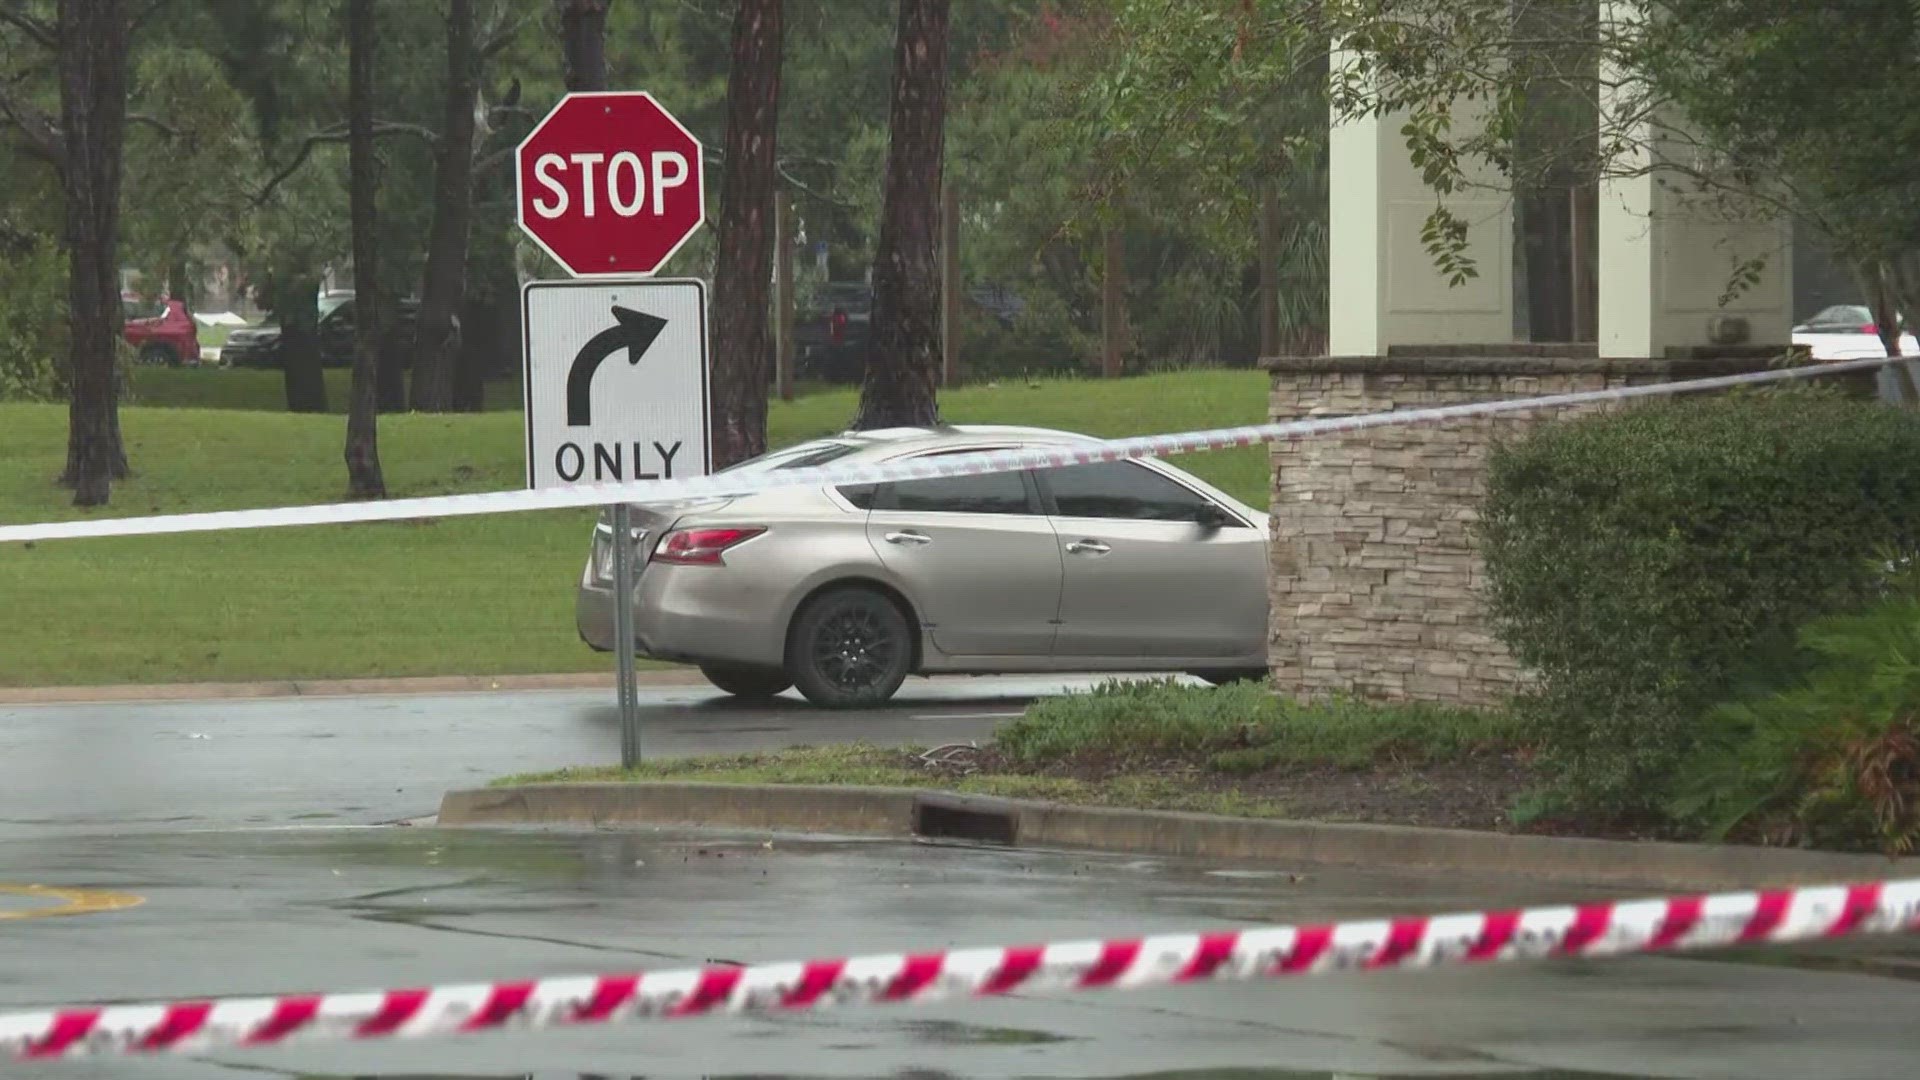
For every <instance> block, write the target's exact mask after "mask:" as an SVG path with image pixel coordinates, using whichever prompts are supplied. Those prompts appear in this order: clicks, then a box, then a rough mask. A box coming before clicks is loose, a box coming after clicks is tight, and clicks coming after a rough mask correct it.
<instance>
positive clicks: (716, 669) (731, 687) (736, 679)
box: [700, 664, 793, 700]
mask: <svg viewBox="0 0 1920 1080" xmlns="http://www.w3.org/2000/svg"><path fill="white" fill-rule="evenodd" d="M700 674H702V675H704V676H706V679H707V681H708V682H710V683H712V684H713V685H714V686H716V687H718V688H719V689H720V690H722V691H725V692H726V693H729V694H732V695H733V696H734V697H737V698H750V699H753V700H760V699H763V698H770V697H776V696H778V695H779V694H780V693H782V692H783V691H785V690H786V689H787V687H789V686H792V685H793V680H792V679H789V678H787V673H786V672H784V671H781V670H780V669H779V668H762V667H748V666H747V665H745V664H701V665H700Z"/></svg>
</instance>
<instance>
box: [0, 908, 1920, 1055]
mask: <svg viewBox="0 0 1920 1080" xmlns="http://www.w3.org/2000/svg"><path fill="white" fill-rule="evenodd" d="M1913 930H1920V879H1916V880H1909V881H1888V882H1870V883H1866V884H1858V885H1843V886H1828V887H1820V888H1804V889H1783V890H1776V891H1768V892H1742V893H1720V894H1716V895H1711V896H1683V897H1668V898H1666V899H1659V900H1641V901H1632V902H1605V903H1597V904H1587V905H1583V906H1578V907H1541V908H1528V909H1523V910H1511V911H1487V912H1472V913H1467V914H1459V915H1443V916H1437V917H1424V916H1422V917H1414V918H1405V919H1393V920H1375V921H1366V922H1347V923H1335V924H1329V925H1323V926H1277V927H1272V928H1263V929H1251V930H1226V931H1216V932H1212V933H1201V934H1169V935H1163V936H1158V937H1148V938H1125V939H1117V940H1109V941H1079V942H1068V943H1059V944H1051V945H1030V946H1021V947H1015V948H1000V949H968V950H961V951H955V952H932V953H916V954H906V955H893V956H866V957H857V958H854V959H840V960H813V961H807V962H804V963H785V964H764V965H756V966H752V967H709V968H705V969H698V970H686V971H671V972H663V973H659V974H624V975H597V976H583V977H578V978H553V979H530V980H523V981H517V982H503V983H477V984H473V985H467V986H442V987H433V988H422V989H410V990H385V991H375V992H371V993H354V994H295V995H289V996H285V997H267V998H230V999H225V1000H205V1001H176V1002H168V1003H163V1004H153V1005H117V1006H112V1007H107V1008H75V1009H59V1010H53V1011H47V1012H30V1013H15V1014H8V1015H0V1057H15V1058H25V1059H46V1058H60V1057H70V1056H77V1055H81V1054H101V1053H159V1052H194V1051H206V1050H210V1049H214V1048H221V1047H259V1046H275V1045H281V1044H285V1043H290V1042H295V1041H311V1040H328V1039H331V1040H342V1039H385V1038H416V1037H422V1036H429V1035H454V1034H462V1033H470V1032H478V1031H489V1030H498V1029H532V1028H546V1027H555V1026H564V1025H574V1024H598V1023H609V1022H615V1021H624V1020H638V1019H672V1018H679V1017H689V1016H699V1015H703V1014H709V1013H749V1012H783V1011H787V1012H790V1011H798V1010H805V1009H818V1008H826V1007H829V1006H844V1005H879V1004H886V1003H891V1002H916V1003H924V1002H931V1001H937V1000H941V999H946V998H955V997H986V996H993V995H1003V994H1012V993H1014V992H1016V991H1017V992H1020V993H1023V994H1027V993H1034V994H1038V993H1066V992H1072V991H1080V990H1098V989H1106V988H1115V989H1138V988H1141V987H1149V986H1167V985H1174V984H1179V983H1191V982H1201V981H1208V980H1213V981H1224V980H1251V979H1260V978H1270V977H1279V976H1288V975H1323V974H1329V973H1332V972H1344V971H1374V970H1381V969H1386V968H1402V969H1405V968H1430V967H1440V966H1444V965H1451V964H1475V963H1490V962H1500V961H1512V960H1537V959H1547V958H1553V957H1580V958H1596V957H1605V956H1617V955H1622V954H1627V953H1657V952H1672V951H1682V950H1691V949H1707V948H1717V947H1724V946H1729V945H1757V944H1782V943H1785V942H1793V941H1809V940H1816V939H1821V938H1836V937H1845V936H1849V935H1856V934H1888V933H1901V932H1907V931H1913Z"/></svg>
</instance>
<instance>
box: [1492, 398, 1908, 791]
mask: <svg viewBox="0 0 1920 1080" xmlns="http://www.w3.org/2000/svg"><path fill="white" fill-rule="evenodd" d="M1480 538H1481V543H1482V550H1483V553H1484V555H1485V558H1486V565H1487V574H1488V603H1489V607H1490V612H1491V615H1492V618H1493V621H1494V625H1495V628H1496V633H1497V634H1498V635H1499V636H1500V637H1501V639H1502V640H1503V641H1504V642H1505V644H1506V646H1507V647H1508V649H1509V650H1510V651H1511V652H1512V653H1513V655H1514V656H1515V658H1516V659H1518V660H1519V661H1520V662H1521V663H1522V664H1524V665H1526V666H1527V667H1528V668H1530V669H1531V670H1532V671H1533V672H1534V673H1535V674H1536V675H1537V677H1538V682H1537V684H1536V686H1535V688H1534V689H1532V690H1531V691H1530V692H1529V693H1528V694H1527V695H1526V696H1525V698H1524V699H1523V700H1522V701H1521V702H1520V705H1521V707H1522V711H1523V713H1524V714H1525V715H1526V716H1527V717H1529V718H1530V720H1531V721H1532V722H1533V723H1534V724H1535V725H1536V727H1537V729H1538V736H1539V739H1540V743H1541V745H1542V748H1543V752H1544V754H1545V755H1546V759H1547V762H1548V764H1549V766H1550V767H1551V768H1552V770H1553V772H1554V774H1555V775H1556V776H1557V777H1558V785H1557V789H1556V792H1555V794H1556V795H1557V796H1558V797H1561V798H1563V799H1564V800H1565V801H1566V802H1568V803H1570V804H1571V805H1572V806H1573V807H1574V808H1577V809H1579V810H1581V811H1582V812H1584V813H1592V812H1595V811H1601V812H1605V813H1607V814H1610V815H1613V816H1616V817H1619V818H1622V819H1627V820H1632V819H1645V820H1649V821H1661V820H1662V819H1661V818H1660V808H1661V806H1662V805H1663V804H1664V803H1665V801H1666V798H1667V795H1668V793H1669V792H1670V791H1671V788H1672V785H1673V782H1674V780H1675V779H1676V775H1675V774H1676V771H1677V770H1678V769H1679V766H1680V762H1681V760H1682V759H1683V757H1684V756H1685V755H1686V754H1687V753H1688V752H1689V751H1691V750H1692V749H1694V748H1695V747H1696V746H1697V745H1698V744H1699V743H1700V741H1701V738H1702V734H1703V731H1704V725H1706V724H1709V723H1711V722H1712V721H1711V720H1710V719H1708V714H1709V712H1710V710H1711V708H1712V706H1713V705H1714V704H1716V703H1718V702H1721V701H1724V700H1726V699H1727V698H1729V697H1731V696H1735V695H1736V694H1737V693H1739V692H1741V691H1742V690H1743V689H1751V687H1752V686H1754V685H1766V684H1768V683H1769V682H1777V681H1778V680H1781V679H1785V678H1788V677H1791V675H1792V674H1793V673H1794V672H1796V671H1797V670H1798V669H1797V668H1795V666H1794V665H1795V661H1796V658H1798V657H1799V656H1800V653H1799V652H1798V650H1797V649H1796V648H1795V634H1796V632H1797V631H1798V630H1799V628H1800V627H1802V626H1804V625H1805V624H1806V623H1808V622H1809V621H1811V620H1813V619H1816V618H1819V617H1821V616H1824V615H1828V614H1831V613H1836V612H1843V611H1847V610H1852V609H1856V608H1858V607H1860V606H1862V605H1864V604H1865V603H1867V602H1868V601H1869V600H1870V598H1871V597H1872V596H1874V594H1875V592H1876V590H1877V589H1878V588H1880V587H1881V586H1882V585H1883V584H1884V579H1885V576H1886V575H1885V569H1886V566H1887V562H1888V560H1889V559H1893V558H1904V557H1906V556H1908V555H1910V554H1912V553H1914V552H1915V549H1916V547H1917V546H1920V416H1916V415H1914V414H1912V413H1908V412H1903V411H1900V410H1896V409H1892V408H1888V407H1886V406H1883V405H1879V404H1875V403H1872V402H1866V401H1859V400H1852V399H1849V398H1847V397H1845V396H1843V395H1842V394H1840V393H1839V392H1837V391H1833V390H1827V389H1819V388H1812V387H1799V388H1791V389H1781V390H1767V391H1759V392H1747V393H1739V394H1732V395H1725V396H1716V397H1695V398H1680V399H1669V400H1665V401H1661V402H1658V403H1653V404H1647V405H1641V406H1635V407H1631V408H1627V409H1623V410H1620V411H1615V412H1608V413H1598V414H1590V415H1587V416H1584V417H1579V418H1574V419H1570V420H1566V421H1562V422H1559V423H1554V424H1547V425H1542V426H1541V427H1539V428H1536V429H1534V430H1533V431H1532V432H1531V433H1530V434H1529V435H1528V436H1526V437H1524V438H1523V439H1521V440H1518V441H1515V442H1512V443H1508V444H1504V445H1502V446H1499V447H1497V448H1496V449H1495V450H1494V452H1493V454H1492V455H1491V458H1490V462H1489V474H1488V495H1487V499H1486V503H1485V506H1484V508H1483V512H1482V519H1481V524H1480ZM1667 824H1672V823H1671V822H1667Z"/></svg>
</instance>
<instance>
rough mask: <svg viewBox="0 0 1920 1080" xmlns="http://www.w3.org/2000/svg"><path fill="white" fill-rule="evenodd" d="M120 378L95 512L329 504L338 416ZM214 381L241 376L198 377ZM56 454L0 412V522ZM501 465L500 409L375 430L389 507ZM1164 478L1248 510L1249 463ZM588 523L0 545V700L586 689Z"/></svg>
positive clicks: (846, 404) (1064, 393)
mask: <svg viewBox="0 0 1920 1080" xmlns="http://www.w3.org/2000/svg"><path fill="white" fill-rule="evenodd" d="M190 377H191V378H198V379H203V380H204V382H193V381H190ZM137 378H138V379H139V382H138V383H137V386H138V388H139V392H140V393H141V395H142V398H141V399H142V400H143V401H145V402H147V403H148V404H146V405H142V406H137V407H129V408H127V409H125V410H124V411H123V413H122V427H123V430H124V432H125V435H126V438H127V452H128V456H129V459H130V461H131V462H132V465H133V468H134V470H135V473H136V475H135V477H134V478H133V479H132V480H130V481H128V482H126V483H123V484H120V485H117V486H116V487H115V489H114V497H113V505H112V506H111V507H110V508H109V510H108V511H107V513H109V514H112V515H115V516H123V515H143V514H161V513H178V512H185V511H200V510H224V509H238V508H244V507H255V506H276V505H289V504H300V503H316V502H331V501H335V500H337V499H339V498H340V497H341V496H342V494H343V493H344V491H345V486H346V473H345V467H344V465H343V464H342V460H341V443H342V439H343V438H344V430H343V425H342V423H341V421H340V420H339V418H337V417H331V416H295V415H290V414H287V413H284V412H268V411H259V409H271V408H278V407H279V404H280V403H279V401H278V400H277V399H276V398H275V397H274V396H273V394H272V393H271V392H267V391H272V390H277V380H278V378H279V376H278V375H277V374H276V373H258V372H236V371H214V370H209V371H178V372H174V371H168V372H151V371H148V372H141V373H140V375H139V376H138V377H137ZM226 379H238V380H241V381H236V382H227V383H223V382H220V381H219V380H226ZM262 386H265V387H266V391H263V390H262V389H261V388H262ZM181 387H197V388H200V389H201V390H203V391H206V392H207V393H208V394H209V395H211V396H214V397H215V398H216V400H217V401H218V402H219V403H220V404H219V405H218V406H216V407H211V408H208V407H201V408H168V407H158V406H159V405H160V404H161V402H163V401H167V400H172V401H176V402H178V401H181V400H183V395H185V394H186V391H185V390H182V389H180V388H181ZM235 387H242V388H245V387H251V389H250V390H249V391H248V392H249V393H250V394H251V395H252V398H251V399H252V400H254V401H256V402H264V404H262V405H260V406H259V408H257V409H249V408H247V407H245V406H243V405H238V404H234V401H235V400H236V399H238V398H239V397H240V395H239V394H235V393H230V391H231V390H232V389H233V388H235ZM163 388H164V392H163ZM207 388H217V390H218V393H217V394H213V392H212V391H209V390H207ZM169 395H171V396H169ZM339 400H341V401H344V400H345V395H344V388H343V392H342V393H341V394H340V396H339ZM1265 403H1266V382H1265V379H1264V377H1263V376H1262V375H1261V374H1260V373H1258V372H1247V371H1236V372H1221V371H1207V372H1191V373H1184V374H1178V375H1157V376H1149V377H1143V378H1139V379H1129V380H1123V381H1117V382H1099V381H1085V382H1051V383H1043V384H1040V385H1038V386H1035V387H1028V386H1026V385H1024V384H1017V385H1012V386H1007V387H1002V388H991V387H985V386H981V387H968V388H963V389H959V390H955V391H953V392H951V393H949V394H946V395H944V396H943V397H942V410H943V413H944V415H945V416H946V418H947V419H948V420H951V421H954V422H995V423H1017V424H1038V425H1044V426H1050V427H1060V428H1068V429H1073V430H1080V431H1086V432H1090V433H1093V434H1099V435H1107V436H1120V435H1135V434H1143V433H1149V432H1156V431H1174V430H1181V429H1187V428H1198V427H1216V426H1224V425H1231V424H1244V423H1252V422H1256V421H1258V420H1259V419H1260V418H1261V417H1262V416H1263V415H1264V412H1265ZM202 404H206V402H204V401H202ZM853 408H854V393H853V391H851V390H835V391H823V392H817V393H812V394H809V395H806V396H804V397H802V398H801V399H800V400H798V401H796V402H793V403H791V404H786V403H780V402H776V403H774V405H773V408H772V412H771V416H770V420H769V427H770V432H771V438H772V440H773V441H774V442H775V443H776V444H784V443H789V442H793V441H796V440H799V439H804V438H810V437H814V436H818V435H823V434H827V433H830V432H833V431H836V430H839V429H841V428H843V427H844V426H845V424H846V422H847V420H848V419H849V418H850V417H851V416H852V415H853ZM65 440H66V409H65V407H64V406H58V405H25V404H0V521H5V522H23V521H41V520H54V519H62V520H64V519H69V518H72V517H75V516H80V515H81V514H82V513H83V512H81V511H76V510H74V509H73V508H72V507H70V506H69V505H68V504H67V503H68V495H67V494H66V493H65V492H64V491H61V490H60V489H58V488H56V487H55V486H54V485H53V483H52V479H53V477H54V476H55V475H57V474H58V472H59V471H60V467H61V463H62V461H63V458H64V447H65ZM522 453H523V451H522V443H521V424H520V417H519V415H518V414H517V413H514V412H505V411H501V412H489V413H483V414H479V415H459V416H424V415H401V416H388V417H383V418H382V419H381V421H380V456H381V461H382V464H383V465H384V467H385V472H386V478H387V487H388V491H389V493H390V494H391V495H393V496H395V497H404V496H417V495H437V494H448V493H454V492H465V491H486V490H499V489H511V488H517V487H518V486H519V485H520V482H521V469H522ZM1182 464H1183V465H1185V466H1186V467H1189V468H1191V469H1193V471H1195V472H1196V473H1198V474H1200V475H1202V476H1204V477H1206V478H1208V479H1209V480H1211V481H1213V482H1214V483H1217V484H1219V485H1220V486H1221V487H1223V488H1225V489H1226V490H1228V491H1229V492H1231V493H1233V494H1234V495H1236V496H1238V497H1239V498H1242V499H1245V500H1247V501H1249V502H1251V503H1252V504H1253V505H1255V506H1264V505H1265V504H1266V487H1267V470H1266V464H1265V457H1264V454H1263V453H1262V452H1261V451H1260V450H1258V449H1252V450H1236V451H1228V452H1219V453H1211V454H1203V455H1195V456H1191V457H1187V458H1183V459H1182ZM591 518H592V515H591V512H588V511H567V512H540V513H522V514H504V515H496V516H490V517H484V518H460V519H449V520H442V521H436V522H425V523H414V524H378V525H357V526H324V527H313V528H299V529H273V530H263V531H257V532H245V533H211V534H200V535H187V536H164V537H138V538H125V539H111V540H83V541H66V542H59V543H42V544H37V545H35V546H34V547H33V548H31V549H27V548H25V547H23V546H19V545H4V546H0V601H4V603H5V604H6V606H7V609H8V612H7V618H8V623H9V628H8V630H7V631H6V632H5V634H4V636H0V685H8V686H47V685H80V684H104V683H124V682H175V681H205V680H216V681H217V680H237V679H282V678H328V677H359V676H378V675H428V674H496V673H497V674H513V673H532V672H558V671H592V670H602V669H606V670H610V669H611V667H612V661H611V658H610V657H608V656H606V655H604V654H597V653H593V652H591V651H589V650H588V649H587V648H586V647H585V646H584V645H582V644H580V642H579V640H578V637H577V636H576V634H575V632H574V628H573V589H574V583H575V582H576V580H577V579H578V574H579V572H580V567H581V563H582V560H583V559H584V557H585V553H586V544H587V539H588V534H589V529H590V526H591Z"/></svg>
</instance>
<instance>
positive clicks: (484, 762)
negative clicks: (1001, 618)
mask: <svg viewBox="0 0 1920 1080" xmlns="http://www.w3.org/2000/svg"><path fill="white" fill-rule="evenodd" d="M1092 681H1093V680H1089V679H1085V678H1071V679H1066V678H1019V679H1015V678H995V679H938V680H929V679H914V680H910V681H909V682H908V683H907V684H906V685H905V686H904V687H903V688H902V689H901V692H900V695H899V697H897V698H896V699H895V700H894V701H893V702H892V703H891V704H890V706H889V707H888V708H886V709H881V710H876V711H874V712H871V713H863V714H844V713H833V712H824V711H821V710H818V709H814V708H812V707H811V706H809V705H807V704H806V703H805V702H804V701H801V700H800V699H799V698H798V697H797V696H794V695H791V694H789V695H788V696H786V697H784V698H781V699H780V700H779V701H777V702H776V703H773V704H770V705H747V704H743V703H741V702H739V701H737V700H736V699H733V698H728V697H725V696H723V695H720V694H718V693H717V692H716V691H714V690H713V689H712V688H711V687H708V686H706V685H705V684H700V685H698V686H687V687H676V688H661V687H642V688H641V689H640V701H641V704H642V706H643V714H642V715H643V719H642V723H641V741H642V753H643V754H646V755H662V756H665V755H685V754H712V753H734V752H742V751H747V750H755V749H765V748H769V747H784V746H792V745H796V744H820V743H831V742H845V741H849V740H853V739H864V740H866V741H868V742H873V743H879V744H889V743H922V744H928V745H935V744H939V743H944V742H958V741H963V740H967V739H978V738H982V737H984V736H985V735H987V734H988V733H989V732H991V731H992V730H993V727H994V725H995V724H996V723H999V722H1000V721H1001V720H1004V719H1006V718H1007V717H1010V716H1013V715H1017V714H1018V713H1019V711H1020V709H1021V708H1022V706H1023V705H1024V703H1025V702H1026V701H1027V700H1030V699H1031V698H1032V697H1033V696H1034V695H1036V694H1041V693H1051V692H1057V691H1058V690H1060V689H1061V688H1062V687H1078V686H1086V685H1089V684H1090V683H1091V682H1092ZM619 761H620V717H619V710H618V709H617V707H616V706H615V703H614V699H613V695H612V694H611V693H606V692H597V691H592V692H555V691H523V692H502V693H479V694H450V695H441V696H431V697H408V696H393V697H312V698H271V699H263V700H250V701H212V702H161V703H155V704H147V705H142V704H131V703H124V702H116V703H108V704H97V705H31V706H6V705H0V837H3V836H6V835H8V834H9V833H10V832H14V831H19V830H27V831H29V832H30V833H32V834H34V835H43V834H45V833H46V832H47V831H48V830H54V831H94V830H99V829H103V828H106V829H112V830H115V831H125V830H128V829H159V830H168V831H181V830H191V829H209V828H233V827H239V826H255V827H260V826H281V825H291V824H308V825H316V824H373V823H379V822H390V821H395V820H402V819H407V818H416V817H422V816H425V815H429V814H432V813H434V812H435V811H436V810H437V809H438V808H439V805H440V796H441V794H442V793H443V792H445V791H446V790H448V789H449V788H458V787H477V786H480V785H483V784H485V783H486V782H488V781H489V780H492V779H493V778H495V777H498V776H505V775H507V774H510V773H522V772H536V771H541V770H547V769H556V768H559V767H561V766H564V765H615V764H619Z"/></svg>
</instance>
